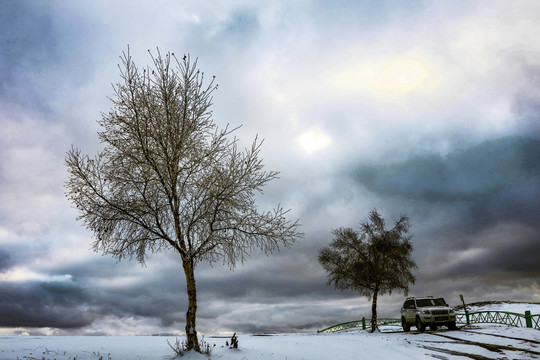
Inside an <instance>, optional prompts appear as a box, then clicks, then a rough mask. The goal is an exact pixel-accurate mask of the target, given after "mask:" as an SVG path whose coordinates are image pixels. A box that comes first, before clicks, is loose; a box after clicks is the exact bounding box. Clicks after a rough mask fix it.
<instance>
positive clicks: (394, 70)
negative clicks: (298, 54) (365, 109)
mask: <svg viewBox="0 0 540 360" xmlns="http://www.w3.org/2000/svg"><path fill="white" fill-rule="evenodd" d="M329 81H330V84H331V85H333V86H334V87H335V88H337V89H341V90H345V91H353V92H360V93H362V94H363V95H371V96H375V97H378V98H389V99H398V98H401V97H403V96H407V95H409V94H412V93H426V92H430V91H433V90H436V89H437V87H438V86H439V83H440V81H441V76H440V73H439V71H438V70H437V66H436V65H435V63H434V62H433V61H432V60H431V59H429V57H428V56H426V55H422V54H420V53H419V52H416V51H412V52H407V53H404V54H400V55H381V56H377V57H372V58H370V59H365V60H360V61H357V62H355V63H354V64H350V65H348V66H346V67H345V68H344V69H343V70H340V71H338V72H336V73H334V74H333V75H331V77H330V79H329Z"/></svg>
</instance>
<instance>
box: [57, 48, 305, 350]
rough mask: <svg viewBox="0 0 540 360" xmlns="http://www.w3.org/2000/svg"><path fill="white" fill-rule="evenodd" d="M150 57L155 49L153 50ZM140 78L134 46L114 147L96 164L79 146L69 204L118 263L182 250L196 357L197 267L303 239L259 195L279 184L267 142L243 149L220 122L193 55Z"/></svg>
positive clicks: (109, 126) (109, 143) (156, 62)
mask: <svg viewBox="0 0 540 360" xmlns="http://www.w3.org/2000/svg"><path fill="white" fill-rule="evenodd" d="M149 53H150V51H149ZM150 56H151V58H152V61H153V66H152V67H146V68H144V69H143V70H142V71H141V70H139V69H138V68H137V67H136V66H135V63H134V62H133V60H132V58H131V56H130V53H129V48H128V51H127V53H126V52H124V53H123V56H121V60H122V63H121V65H119V68H120V78H121V81H120V82H119V83H117V84H116V85H113V88H114V97H113V98H112V99H111V101H112V108H111V110H110V111H109V112H108V113H102V119H101V120H100V121H99V124H100V125H101V127H102V129H103V130H102V131H101V132H99V133H98V135H99V138H100V140H101V142H102V143H103V144H104V149H103V150H102V151H101V152H99V153H98V154H97V155H96V156H95V157H94V158H90V157H89V156H87V155H83V154H81V151H80V150H78V149H76V148H74V147H72V149H71V150H70V151H69V152H68V153H67V156H66V164H67V168H68V170H69V173H70V177H69V180H68V182H67V183H66V188H67V193H66V196H67V197H68V199H69V200H70V201H71V202H72V203H73V204H74V205H75V206H76V207H77V208H78V210H79V212H80V216H79V217H78V219H79V220H82V222H83V223H84V225H85V226H86V228H87V229H89V230H90V231H91V232H92V233H93V234H94V238H95V240H94V242H93V249H94V251H102V252H103V253H104V254H111V255H112V256H113V257H115V258H117V259H118V260H120V259H123V258H129V259H131V258H133V257H135V258H136V259H137V260H138V261H139V262H141V263H144V261H145V257H146V254H147V252H149V251H150V252H152V253H156V252H159V251H161V250H163V249H164V248H172V249H174V250H175V251H176V252H178V254H179V255H180V259H181V261H182V266H183V269H184V274H185V277H186V285H187V295H188V309H187V313H186V327H185V331H186V336H187V346H186V347H187V348H186V350H191V349H194V350H196V351H198V352H200V348H199V342H198V338H197V331H196V326H195V325H196V313H197V293H196V283H195V273H194V270H195V266H196V265H197V263H199V262H207V263H214V262H217V261H223V263H224V264H227V265H229V266H230V267H234V266H235V265H236V264H237V261H244V259H245V257H246V255H247V254H248V253H249V252H250V251H251V250H253V249H254V248H260V249H262V250H263V251H264V252H266V253H267V254H268V253H271V252H272V251H274V250H278V249H279V247H280V246H289V245H290V244H292V243H293V242H294V241H295V239H296V238H297V237H299V236H301V235H302V234H301V233H299V232H298V226H299V225H298V221H289V220H287V219H286V213H287V212H288V210H287V211H285V210H283V208H282V207H281V206H278V207H277V208H275V209H274V210H272V211H268V212H260V211H259V210H258V209H257V207H256V205H255V201H254V200H255V199H254V198H255V195H256V193H262V187H263V186H264V185H265V184H266V183H268V182H269V181H271V180H273V179H275V178H277V176H278V173H277V172H275V171H264V170H263V164H262V160H261V159H260V158H259V155H260V147H261V144H262V142H260V141H258V140H257V138H255V140H254V141H253V143H252V145H251V147H250V148H247V149H245V150H243V151H241V150H239V149H238V144H237V139H236V137H234V138H233V139H230V135H231V134H232V133H233V132H234V130H235V129H232V130H231V129H229V128H227V127H226V128H224V129H221V130H220V129H218V128H217V126H216V125H215V124H214V123H213V121H212V117H211V115H212V112H211V110H210V107H211V105H212V97H211V94H212V92H213V91H214V90H215V89H216V88H217V85H215V84H214V80H213V79H212V80H211V81H210V82H209V84H207V85H204V82H205V81H204V74H203V73H202V72H200V71H199V70H198V69H197V61H193V62H192V61H191V60H190V57H189V56H184V57H183V59H182V60H180V61H179V60H178V59H177V58H176V57H175V55H174V53H172V54H171V53H167V54H166V55H165V56H164V57H163V56H162V55H161V54H160V52H159V50H158V51H157V56H153V55H152V53H150Z"/></svg>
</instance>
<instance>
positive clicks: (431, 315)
mask: <svg viewBox="0 0 540 360" xmlns="http://www.w3.org/2000/svg"><path fill="white" fill-rule="evenodd" d="M401 324H402V325H403V330H404V331H409V330H410V328H411V325H414V326H416V328H417V329H418V330H419V331H424V330H425V329H426V326H429V327H430V328H431V330H437V327H438V326H439V325H445V326H447V327H448V328H449V329H450V330H454V329H455V328H456V314H455V313H454V310H452V308H450V307H449V306H448V304H447V303H446V302H445V301H444V299H443V298H434V297H433V296H428V297H410V298H407V299H406V300H405V303H404V304H403V306H402V307H401Z"/></svg>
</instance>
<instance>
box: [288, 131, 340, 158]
mask: <svg viewBox="0 0 540 360" xmlns="http://www.w3.org/2000/svg"><path fill="white" fill-rule="evenodd" d="M296 142H297V143H298V145H300V148H301V149H302V150H303V151H304V152H306V153H308V154H312V153H315V152H318V151H320V150H323V149H326V148H327V147H329V146H330V145H331V144H332V139H331V138H330V137H329V136H328V135H326V134H325V133H324V132H322V131H320V130H310V131H306V132H305V133H302V134H301V135H300V136H298V137H297V138H296Z"/></svg>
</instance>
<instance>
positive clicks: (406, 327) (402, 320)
mask: <svg viewBox="0 0 540 360" xmlns="http://www.w3.org/2000/svg"><path fill="white" fill-rule="evenodd" d="M401 326H402V327H403V331H405V332H409V330H411V327H410V326H409V324H407V321H405V318H404V317H402V318H401Z"/></svg>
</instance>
